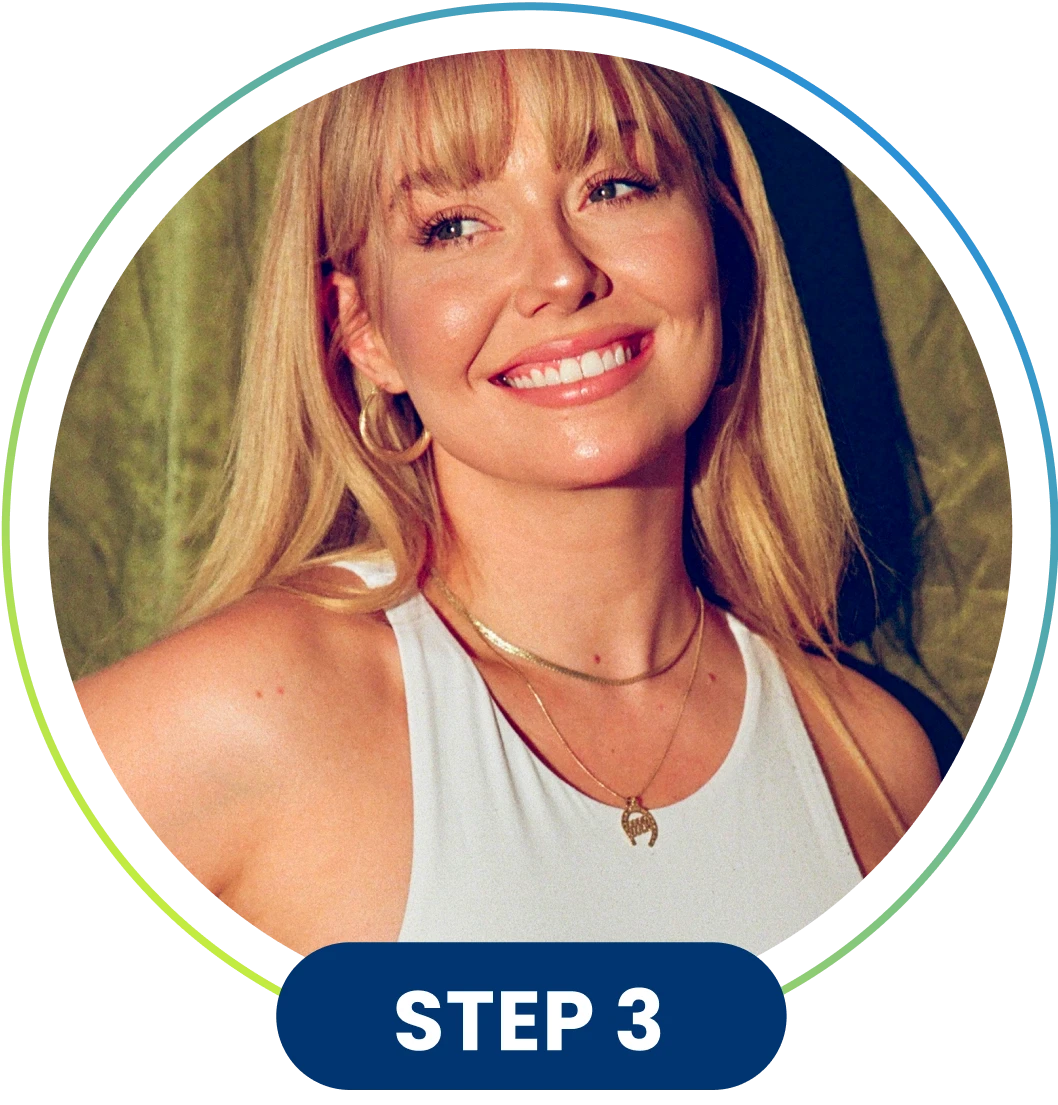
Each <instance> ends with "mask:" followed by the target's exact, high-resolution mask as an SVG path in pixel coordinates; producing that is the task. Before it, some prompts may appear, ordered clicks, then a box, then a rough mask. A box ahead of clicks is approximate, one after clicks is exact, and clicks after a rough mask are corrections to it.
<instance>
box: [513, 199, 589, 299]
mask: <svg viewBox="0 0 1058 1105" xmlns="http://www.w3.org/2000/svg"><path fill="white" fill-rule="evenodd" d="M610 289H611V284H610V279H609V277H608V276H607V275H606V273H605V272H604V271H603V270H602V268H600V266H599V265H598V264H596V263H595V262H594V261H593V260H592V259H591V258H590V257H589V256H588V254H587V253H586V252H585V251H584V249H583V248H582V247H581V246H580V245H578V243H577V242H576V241H575V239H574V237H573V234H572V232H571V230H570V227H569V226H568V224H567V223H566V221H565V220H564V219H563V218H562V217H561V216H556V217H555V218H553V219H544V220H540V221H538V222H537V223H535V224H534V225H533V227H532V228H531V230H530V231H529V233H528V234H527V236H526V252H525V268H524V270H523V272H522V276H521V280H520V283H519V286H518V288H517V290H516V292H515V296H514V306H515V308H516V310H517V311H518V312H519V314H521V315H523V316H524V317H525V318H531V317H532V316H533V315H536V314H538V313H539V312H540V311H543V310H546V309H548V308H550V309H553V310H556V311H559V312H561V313H562V314H572V313H573V312H574V311H578V310H580V309H581V308H582V307H586V306H587V305H588V304H589V303H593V302H595V300H597V299H602V298H604V297H605V296H607V295H609V293H610Z"/></svg>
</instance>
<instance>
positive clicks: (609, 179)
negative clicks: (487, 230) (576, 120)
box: [415, 172, 660, 249]
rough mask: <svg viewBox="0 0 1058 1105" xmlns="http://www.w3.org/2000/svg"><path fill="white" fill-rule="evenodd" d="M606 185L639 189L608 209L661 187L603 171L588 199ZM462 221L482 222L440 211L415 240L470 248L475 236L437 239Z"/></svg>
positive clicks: (589, 187)
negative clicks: (445, 230) (447, 229)
mask: <svg viewBox="0 0 1058 1105" xmlns="http://www.w3.org/2000/svg"><path fill="white" fill-rule="evenodd" d="M604 184H629V185H631V186H632V187H633V188H635V189H636V191H635V192H630V193H628V194H627V195H624V196H614V197H613V198H612V199H608V200H601V201H599V202H601V203H605V204H606V206H607V207H614V206H616V205H618V204H625V203H629V202H631V201H634V200H636V199H649V198H651V197H652V196H655V195H657V193H658V189H659V188H660V183H659V182H658V181H657V180H653V179H652V178H650V177H648V176H646V175H645V174H642V173H625V174H624V175H622V176H614V174H613V173H612V172H603V173H598V174H596V175H595V176H594V177H592V178H591V180H589V181H588V182H587V184H586V185H585V192H586V194H587V195H588V196H591V194H592V192H594V191H595V190H596V189H598V188H601V187H602V186H603V185H604ZM463 219H466V220H468V221H471V220H473V221H480V220H475V219H474V216H473V215H471V214H469V213H468V212H466V211H464V210H461V209H460V208H455V209H453V210H449V211H439V212H438V213H437V214H436V215H434V216H433V217H432V218H430V219H428V220H426V221H425V222H423V223H421V224H420V225H419V226H418V227H417V229H416V234H415V241H416V243H417V244H418V245H420V246H422V247H423V248H424V249H437V248H439V247H443V246H453V245H456V246H464V247H466V246H469V245H470V243H471V240H472V238H473V235H470V236H468V237H465V238H464V237H462V236H460V237H458V238H438V237H437V232H438V231H439V230H440V229H441V227H442V226H445V225H446V224H448V223H457V222H460V221H461V220H463Z"/></svg>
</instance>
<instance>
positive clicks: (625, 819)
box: [621, 798, 658, 848]
mask: <svg viewBox="0 0 1058 1105" xmlns="http://www.w3.org/2000/svg"><path fill="white" fill-rule="evenodd" d="M621 828H622V829H624V832H625V836H627V837H628V839H629V841H630V842H631V844H632V847H633V848H634V847H635V846H636V837H637V836H644V835H645V834H647V833H649V834H650V839H649V840H648V841H647V847H648V848H653V847H654V842H655V841H656V840H657V839H658V823H657V822H656V821H655V820H654V815H653V814H652V813H651V812H650V810H648V809H647V808H646V807H645V806H643V805H642V804H641V803H640V801H639V799H638V798H628V799H626V800H625V808H624V812H623V813H622V814H621Z"/></svg>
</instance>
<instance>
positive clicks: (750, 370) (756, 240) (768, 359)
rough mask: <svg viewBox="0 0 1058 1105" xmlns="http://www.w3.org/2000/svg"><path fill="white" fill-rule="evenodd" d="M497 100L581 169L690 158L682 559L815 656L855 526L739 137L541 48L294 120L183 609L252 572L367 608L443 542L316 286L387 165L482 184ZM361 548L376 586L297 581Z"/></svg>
mask: <svg viewBox="0 0 1058 1105" xmlns="http://www.w3.org/2000/svg"><path fill="white" fill-rule="evenodd" d="M519 110H524V111H527V112H529V113H530V115H531V116H532V117H533V118H534V120H535V121H536V122H537V123H538V124H539V126H540V128H541V130H542V132H543V134H544V136H545V137H546V139H547V141H548V143H549V146H550V149H551V151H552V153H553V154H554V157H555V161H556V163H557V164H560V165H564V166H572V167H580V166H583V165H585V164H586V163H587V162H588V161H589V160H590V159H591V157H592V156H594V154H595V153H596V152H598V151H603V152H605V153H607V154H608V155H611V156H613V157H614V158H616V159H621V158H622V157H624V158H626V159H627V158H628V157H629V156H630V155H629V153H628V139H627V135H628V133H629V132H630V131H634V133H635V134H636V136H637V137H636V153H635V156H636V157H637V158H639V159H640V160H642V161H645V163H646V164H645V165H644V167H645V168H656V167H658V166H659V165H664V164H665V163H672V162H673V161H675V162H677V163H682V164H685V165H686V164H687V163H688V162H690V166H691V169H692V170H693V174H692V175H693V177H694V180H695V183H696V185H697V187H698V189H699V192H700V197H701V200H702V202H703V206H704V210H705V212H706V214H707V217H708V218H709V219H710V221H711V223H712V227H713V233H714V237H715V239H716V248H717V260H718V267H719V270H720V274H721V279H722V282H723V283H724V285H725V299H724V305H723V310H722V321H723V347H724V348H723V366H722V382H723V384H724V385H725V386H721V387H719V388H717V389H716V391H715V392H714V395H713V397H712V398H711V400H710V402H709V404H708V405H707V406H706V409H705V410H704V411H703V412H702V414H701V416H700V417H699V419H698V421H697V422H696V424H695V426H694V427H692V429H691V431H690V433H689V437H688V443H689V449H688V460H687V492H688V494H687V509H686V520H685V527H684V529H685V534H684V537H685V555H686V559H687V563H688V568H689V570H690V571H691V574H692V576H695V577H696V580H697V582H699V584H700V585H703V586H706V587H707V588H708V590H709V591H710V592H711V593H712V594H713V596H714V597H716V598H717V599H719V600H720V601H721V602H722V603H723V604H725V605H726V606H728V607H729V608H730V609H731V610H732V611H733V612H734V613H735V614H736V616H738V617H739V618H740V619H742V620H743V621H745V622H746V623H748V624H749V625H750V626H752V627H753V628H754V629H756V630H757V631H758V632H759V633H761V634H762V635H763V636H765V637H766V638H767V639H769V640H770V641H771V642H772V643H773V644H774V645H775V646H776V647H778V648H779V649H780V650H782V651H783V652H785V653H786V654H788V655H789V654H792V652H794V651H798V652H799V650H800V649H801V648H802V647H804V646H806V645H807V646H812V647H815V648H817V649H820V650H822V651H823V652H825V653H828V654H832V651H831V650H832V647H833V644H834V643H835V642H836V641H837V625H836V605H837V592H838V587H839V584H840V581H841V578H842V575H843V572H844V568H845V564H846V561H847V557H848V554H849V551H850V549H851V548H853V547H858V538H857V535H856V527H855V522H854V520H853V516H852V512H851V510H850V507H849V502H848V498H847V496H846V492H845V488H844V484H843V482H842V479H841V475H840V472H839V469H838V464H837V459H836V457H835V454H834V448H833V444H832V442H831V438H830V433H829V430H828V427H827V423H826V419H825V416H824V413H823V407H822V402H821V398H820V393H819V385H818V382H817V379H816V373H815V367H814V364H813V360H812V355H811V350H810V347H809V343H808V339H807V335H806V333H805V327H804V322H803V320H802V317H801V310H800V306H799V303H798V300H797V296H796V294H795V292H794V289H793V285H792V283H791V280H790V274H789V270H788V268H787V262H786V256H785V252H784V250H783V246H782V242H781V239H780V236H779V232H778V230H777V228H776V225H775V222H774V219H773V217H772V215H771V211H770V209H769V207H768V203H767V199H766V197H765V194H764V189H763V185H762V183H761V178H760V172H759V170H758V168H757V164H756V161H755V159H754V157H753V153H752V151H751V150H750V148H749V145H748V143H747V141H746V138H745V135H744V134H743V133H742V130H741V128H740V127H739V125H738V122H737V121H736V119H735V117H734V115H733V113H732V112H731V110H730V108H729V107H728V106H727V105H726V104H725V102H724V101H723V99H722V98H721V97H720V96H719V94H718V93H717V92H716V91H715V90H714V89H712V88H711V87H709V86H708V85H705V84H703V83H701V82H699V81H697V80H694V79H692V78H690V77H687V76H684V75H682V74H679V73H675V72H672V71H670V70H666V69H662V68H659V67H657V66H653V65H647V64H644V63H641V62H633V61H627V60H623V59H620V58H612V57H604V56H597V55H591V54H579V53H565V52H557V51H503V52H494V53H478V54H463V55H457V56H453V57H447V58H439V59H436V60H433V61H426V62H421V63H416V64H414V65H408V66H405V67H403V68H400V69H395V70H391V71H388V72H384V73H380V74H377V75H376V76H372V77H368V78H366V79H365V80H362V81H358V82H357V83H355V84H352V85H348V86H346V87H345V88H340V89H338V90H337V91H335V92H332V93H330V94H328V95H326V96H324V97H322V98H321V99H319V100H316V101H314V102H313V103H310V104H308V105H306V106H305V107H304V108H302V109H301V110H300V111H298V112H297V113H296V115H295V117H294V120H293V128H292V132H291V135H290V141H289V148H288V151H287V154H286V157H285V161H284V164H283V167H282V172H281V176H280V180H279V183H278V186H277V193H276V202H275V210H274V214H273V217H272V222H271V225H270V230H269V237H268V242H267V246H266V249H265V254H264V261H263V265H262V268H261V272H260V276H259V279H258V284H257V288H256V301H255V306H254V311H253V316H252V321H251V325H250V330H249V337H248V344H247V350H246V367H245V372H244V375H243V380H242V385H241V389H240V394H239V401H238V407H237V419H236V433H235V443H234V446H233V449H232V452H231V455H230V459H229V465H228V469H227V487H226V505H225V507H224V510H223V513H222V516H221V518H220V521H219V525H218V527H217V530H216V536H215V539H214V541H213V543H212V546H211V547H210V549H209V551H208V553H207V554H206V556H205V558H204V559H203V561H202V563H201V566H200V569H199V572H198V575H197V578H196V580H195V581H194V584H193V586H192V589H191V591H190V594H189V596H188V600H187V602H186V604H185V611H184V620H185V621H190V620H192V619H194V618H197V617H200V616H202V615H204V614H206V613H209V612H210V611H212V610H215V609H217V608H219V607H221V606H223V605H225V604H227V603H230V602H232V601H234V600H236V599H238V598H240V597H242V596H243V595H245V594H246V593H247V592H249V591H251V590H253V589H254V588H257V587H261V586H265V585H273V586H283V587H287V588H292V589H295V590H298V591H300V592H302V593H305V594H309V595H311V596H312V597H313V598H315V599H317V600H319V601H326V602H329V603H339V604H341V605H343V606H344V607H345V608H346V609H349V610H354V611H368V610H372V611H373V610H379V609H382V608H385V607H388V606H391V605H393V604H395V603H397V602H399V601H401V600H402V599H404V598H406V597H407V596H408V595H410V594H411V593H412V592H413V591H414V590H415V589H416V588H417V587H418V586H419V585H420V584H421V582H422V579H423V577H424V573H426V572H427V571H428V570H429V567H430V563H431V557H432V555H433V552H434V550H435V549H436V548H437V547H438V544H439V542H440V541H441V539H442V536H443V534H442V526H443V523H442V519H441V512H440V509H439V502H438V495H437V489H436V486H435V482H434V473H433V468H432V462H431V460H430V455H429V452H427V453H426V455H425V456H423V458H422V459H420V460H418V461H416V462H415V463H414V464H411V465H407V466H403V467H398V466H393V465H388V464H386V463H382V462H379V461H378V460H376V459H375V458H374V457H373V456H372V455H371V453H369V452H368V451H367V450H366V449H365V448H364V446H363V444H362V442H361V440H360V438H359V435H358V432H357V429H356V426H357V417H358V415H359V412H360V410H361V406H362V403H363V401H364V399H365V397H366V395H367V394H368V393H369V391H370V387H369V386H368V385H366V383H365V382H364V381H363V380H362V379H361V378H360V375H359V373H357V371H356V369H355V366H353V365H351V364H350V363H349V361H348V360H347V359H346V357H345V355H344V353H343V352H342V350H341V348H340V345H339V342H338V341H337V336H336V334H335V333H334V328H335V327H334V322H333V311H332V310H331V309H329V308H328V306H327V304H326V298H327V294H328V288H329V281H328V279H327V277H328V275H329V273H330V272H331V271H335V270H337V271H340V272H344V273H351V274H354V275H363V274H362V273H361V271H360V269H361V267H362V266H363V264H364V263H365V262H364V257H365V250H364V246H365V243H366V242H367V240H368V237H369V235H370V234H371V232H372V228H373V227H374V226H376V225H377V221H378V220H379V219H380V218H381V216H382V209H381V204H383V203H384V202H387V197H388V198H389V201H392V199H393V198H394V196H395V195H396V196H397V197H398V198H399V183H398V182H399V181H400V180H401V179H402V177H406V176H407V175H408V174H413V175H414V176H415V177H416V178H417V179H423V180H426V181H427V182H429V183H431V184H433V185H435V186H437V187H441V186H455V187H459V186H465V185H467V184H469V183H471V182H473V181H475V180H482V179H488V178H490V177H492V176H495V175H498V174H499V173H500V172H501V170H502V167H503V165H504V163H505V161H506V158H507V155H508V152H509V149H510V145H511V141H512V136H513V132H514V127H515V123H516V115H517V112H518V111H519ZM395 189H396V190H397V191H396V192H395ZM373 284H377V281H371V280H370V279H368V280H367V281H366V285H367V287H368V288H369V289H370V287H371V286H372V285H373ZM368 307H369V312H370V308H371V303H370V300H369V302H368ZM398 415H399V419H398V422H397V424H396V425H395V426H394V427H393V431H392V432H393V443H394V444H395V445H397V444H407V443H408V442H410V441H411V440H413V439H414V438H415V436H416V435H417V433H418V432H419V430H420V428H421V427H420V424H419V423H418V419H417V415H416V414H415V411H414V409H413V408H412V407H411V405H410V403H409V402H408V401H407V399H406V397H403V398H402V399H401V400H400V407H399V410H398ZM376 554H377V555H379V556H385V557H387V558H388V559H389V560H391V561H392V563H393V564H394V565H395V568H396V577H395V579H394V580H393V582H392V583H391V584H389V585H388V586H386V587H382V588H378V589H375V590H370V591H369V590H365V589H364V588H362V587H360V586H358V585H357V584H356V582H355V580H354V578H353V577H350V582H349V583H348V584H347V585H345V586H342V585H341V584H339V583H335V584H333V585H332V584H320V583H318V582H313V583H312V584H309V583H307V582H306V581H304V580H300V581H299V579H298V576H299V574H300V573H302V572H303V571H304V569H306V568H307V567H311V566H313V565H319V564H323V563H326V562H329V561H333V560H335V559H338V558H342V557H346V558H360V559H363V558H364V557H365V556H371V555H376ZM316 578H318V577H316Z"/></svg>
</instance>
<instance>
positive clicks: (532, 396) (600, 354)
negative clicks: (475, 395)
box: [491, 327, 654, 407]
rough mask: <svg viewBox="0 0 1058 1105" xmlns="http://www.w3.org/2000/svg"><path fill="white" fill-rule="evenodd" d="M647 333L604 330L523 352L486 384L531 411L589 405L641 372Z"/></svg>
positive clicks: (647, 353)
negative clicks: (532, 406) (531, 409)
mask: <svg viewBox="0 0 1058 1105" xmlns="http://www.w3.org/2000/svg"><path fill="white" fill-rule="evenodd" d="M653 345H654V334H653V332H652V331H650V330H639V331H630V330H629V329H628V328H627V327H620V328H619V327H609V328H608V329H605V330H596V331H592V332H591V333H587V334H581V335H578V336H577V337H575V338H562V339H559V340H557V341H552V342H547V343H545V344H544V345H538V346H534V347H533V348H532V349H527V350H524V351H523V352H522V353H521V354H519V355H518V357H517V359H515V360H513V361H511V362H510V363H509V364H508V365H507V366H505V367H504V368H503V369H501V371H499V372H497V373H496V374H495V375H494V376H493V377H492V378H491V381H492V383H493V384H494V385H496V386H497V387H500V388H503V389H504V390H505V391H506V392H507V393H508V394H509V395H511V396H512V398H513V397H515V396H517V398H518V399H519V400H521V401H524V402H528V403H531V404H533V405H534V406H541V407H567V406H578V405H580V404H583V403H592V402H595V401H596V400H598V399H604V398H606V397H607V396H609V395H613V394H614V393H615V392H618V391H621V390H622V389H623V388H624V387H625V386H626V385H628V384H630V383H631V382H632V381H633V380H635V379H636V378H637V377H638V376H639V374H640V373H641V372H642V371H643V369H644V368H645V367H646V364H647V361H648V360H649V359H650V352H651V350H652V348H653Z"/></svg>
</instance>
